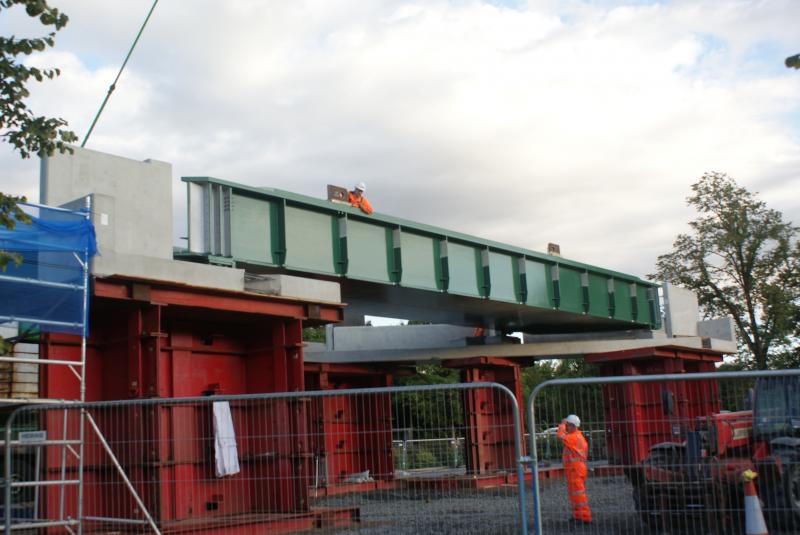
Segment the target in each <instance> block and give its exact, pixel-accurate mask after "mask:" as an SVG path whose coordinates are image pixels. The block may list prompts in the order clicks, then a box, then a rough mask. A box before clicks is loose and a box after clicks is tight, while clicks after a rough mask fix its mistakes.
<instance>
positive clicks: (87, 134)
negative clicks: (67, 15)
mask: <svg viewBox="0 0 800 535" xmlns="http://www.w3.org/2000/svg"><path fill="white" fill-rule="evenodd" d="M156 4H158V0H155V1H154V2H153V6H152V7H151V8H150V12H149V13H147V17H146V18H145V19H144V22H143V23H142V27H141V28H139V33H138V34H136V39H134V40H133V44H132V45H131V48H130V50H128V55H127V56H125V61H123V62H122V67H120V68H119V72H118V73H117V77H116V78H114V81H113V82H112V83H111V85H110V86H109V88H108V93H106V98H104V99H103V103H102V104H101V105H100V109H99V110H97V115H95V116H94V120H93V121H92V126H90V127H89V131H88V132H86V137H84V138H83V143H81V147H84V146H86V142H87V141H88V140H89V136H90V135H92V131H93V130H94V126H95V125H96V124H97V120H98V119H99V118H100V114H101V113H103V110H104V109H105V107H106V104H107V103H108V99H109V98H111V93H113V92H114V90H115V89H116V88H117V82H118V81H119V77H120V76H122V71H123V70H125V65H127V64H128V60H129V59H131V54H133V49H134V48H136V43H138V42H139V38H140V37H141V36H142V32H143V31H144V28H145V26H147V22H148V21H149V20H150V15H152V14H153V10H154V9H155V8H156Z"/></svg>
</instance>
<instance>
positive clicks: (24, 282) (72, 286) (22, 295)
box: [0, 205, 97, 334]
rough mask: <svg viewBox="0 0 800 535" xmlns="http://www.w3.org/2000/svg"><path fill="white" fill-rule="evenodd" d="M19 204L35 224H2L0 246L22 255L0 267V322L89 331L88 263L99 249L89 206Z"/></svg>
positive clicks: (77, 331) (49, 329) (68, 331)
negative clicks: (78, 208) (85, 208)
mask: <svg viewBox="0 0 800 535" xmlns="http://www.w3.org/2000/svg"><path fill="white" fill-rule="evenodd" d="M20 206H21V207H22V208H23V210H24V211H25V212H26V213H27V214H28V215H30V217H31V223H30V224H26V223H22V222H17V223H16V226H15V228H14V229H5V228H2V229H0V250H2V251H6V252H9V253H15V254H17V255H19V257H20V258H21V259H22V263H21V264H20V265H15V264H14V263H13V262H9V264H8V266H7V267H6V270H5V271H4V272H0V323H3V322H8V321H18V322H21V323H25V324H27V325H32V326H35V327H38V328H39V329H40V330H41V331H45V332H67V333H73V334H86V330H85V325H86V318H87V317H88V310H86V309H85V307H84V287H85V284H86V280H85V273H84V268H83V265H84V264H85V263H87V262H88V261H89V258H91V257H92V256H94V255H95V254H97V241H96V239H95V233H94V226H93V225H92V223H91V221H89V219H87V217H86V212H84V211H67V210H62V209H54V208H47V207H43V206H34V205H20ZM86 308H88V304H87V306H86Z"/></svg>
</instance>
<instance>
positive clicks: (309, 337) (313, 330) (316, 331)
mask: <svg viewBox="0 0 800 535" xmlns="http://www.w3.org/2000/svg"><path fill="white" fill-rule="evenodd" d="M303 341H304V342H320V343H325V326H324V325H320V326H318V327H306V328H304V329H303Z"/></svg>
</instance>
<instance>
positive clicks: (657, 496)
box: [527, 370, 800, 535]
mask: <svg viewBox="0 0 800 535" xmlns="http://www.w3.org/2000/svg"><path fill="white" fill-rule="evenodd" d="M527 410H528V417H529V422H530V423H531V426H532V429H530V430H531V431H533V434H532V435H531V439H530V445H529V451H530V452H531V455H532V456H534V455H535V458H534V463H533V465H534V467H535V471H536V472H537V477H534V478H532V481H533V484H532V487H533V491H534V505H533V508H534V511H538V514H537V515H535V517H536V519H537V520H536V522H535V524H534V532H535V533H537V534H539V533H546V534H550V533H604V534H605V533H608V534H615V533H618V534H628V533H658V534H662V533H676V534H677V533H680V534H683V533H702V534H706V533H714V534H723V533H744V526H745V519H746V515H745V489H746V486H745V483H744V482H743V479H742V475H743V473H745V472H746V471H748V470H750V471H753V472H755V473H757V474H758V475H757V477H756V479H755V484H754V488H755V490H756V492H757V494H758V497H759V498H760V503H761V509H762V512H763V516H764V517H765V519H766V523H767V525H768V527H769V532H770V533H771V534H773V535H774V534H776V533H780V534H789V533H798V532H800V370H787V371H781V372H730V373H722V372H720V373H702V374H680V375H659V376H627V377H600V378H584V379H563V380H562V379H559V380H554V381H549V382H546V383H543V384H541V385H539V386H538V387H537V388H536V389H534V391H533V392H532V393H531V396H530V398H529V401H528V407H527ZM571 414H574V415H577V416H579V418H580V421H581V424H580V428H579V430H580V432H581V433H582V435H583V436H584V437H585V439H586V442H587V446H588V447H587V450H588V451H587V459H586V460H585V462H583V461H582V460H581V459H577V461H575V460H573V458H574V457H575V456H576V455H579V456H582V455H583V452H582V451H578V454H576V453H575V452H571V451H570V450H569V448H566V450H567V451H566V455H567V456H568V457H570V458H569V459H566V460H564V462H563V463H562V459H561V455H562V451H564V445H563V444H562V440H561V439H559V436H558V435H559V434H560V433H559V431H558V426H559V425H560V424H561V423H562V421H563V420H564V418H565V417H567V416H568V415H571ZM575 436H576V435H574V436H573V437H572V438H567V439H565V440H566V442H567V445H569V444H574V443H578V446H577V447H576V449H578V450H582V446H581V445H580V440H579V439H577V438H575ZM582 465H583V466H582ZM584 466H585V472H586V476H582V471H583V467H584ZM546 476H551V477H546ZM584 477H585V481H584ZM581 484H584V485H585V493H586V494H585V495H586V496H587V497H588V505H589V511H590V513H591V522H589V523H587V522H584V521H585V520H588V519H589V518H588V514H587V513H586V511H585V509H584V508H583V507H582V504H581V498H579V497H576V496H581V495H582V494H581V492H582V491H581ZM571 500H572V501H571ZM750 501H751V502H752V500H750ZM752 518H754V517H752V516H751V519H752Z"/></svg>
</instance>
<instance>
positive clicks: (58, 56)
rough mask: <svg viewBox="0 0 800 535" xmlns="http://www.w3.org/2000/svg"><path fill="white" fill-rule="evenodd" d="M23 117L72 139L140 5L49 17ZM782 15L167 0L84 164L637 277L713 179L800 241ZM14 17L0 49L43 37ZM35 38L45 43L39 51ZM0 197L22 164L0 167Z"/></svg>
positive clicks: (179, 187)
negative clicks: (345, 194)
mask: <svg viewBox="0 0 800 535" xmlns="http://www.w3.org/2000/svg"><path fill="white" fill-rule="evenodd" d="M51 4H53V5H55V6H57V7H59V8H61V9H62V10H63V11H64V12H66V13H67V14H68V15H69V17H70V22H69V25H68V26H67V27H66V28H65V29H64V30H63V31H62V32H60V33H59V35H58V37H57V41H56V47H55V49H53V50H51V51H48V52H47V53H45V54H40V55H39V56H38V57H36V58H35V59H32V60H31V62H33V63H36V64H38V65H42V66H47V65H49V66H57V67H60V68H61V69H62V72H63V74H62V76H61V77H60V78H59V79H58V80H57V81H55V82H46V83H43V84H40V85H38V86H36V87H34V88H33V89H34V91H33V95H32V97H31V99H30V105H31V107H32V108H33V110H34V111H35V112H37V113H40V114H50V115H55V116H60V117H63V118H64V119H66V120H68V121H69V123H70V126H71V127H72V128H73V129H74V130H75V132H76V133H78V134H79V135H80V136H81V137H83V135H84V134H85V132H86V130H87V128H88V126H89V124H90V122H91V119H92V117H93V116H94V114H95V112H96V110H97V108H98V107H99V105H100V103H101V101H102V99H103V97H104V95H105V93H106V90H107V88H108V85H109V84H110V83H111V81H112V80H113V78H114V76H115V75H116V72H117V70H118V69H119V66H120V64H121V62H122V60H123V58H124V56H125V53H126V52H127V50H128V47H129V46H130V44H131V42H132V40H133V37H134V36H135V34H136V32H137V31H138V29H139V26H140V24H141V22H142V21H143V20H144V17H145V15H146V13H147V11H148V9H149V8H150V5H151V4H152V2H151V0H126V1H125V2H117V1H114V2H109V1H107V0H97V1H90V0H74V1H67V0H51ZM797 7H798V6H797V3H796V2H795V1H793V0H783V1H781V0H774V1H771V0H762V1H726V2H722V1H714V2H704V1H696V0H687V1H662V2H647V1H627V2H624V1H619V2H617V1H610V0H608V1H603V0H595V1H561V2H559V1H545V0H541V1H530V2H525V1H505V2H503V1H484V2H481V1H477V0H462V1H449V2H448V1H443V0H424V1H417V2H399V1H384V0H319V1H298V0H293V1H278V0H275V1H267V0H247V1H245V0H241V1H236V0H230V1H225V2H220V1H218V0H217V1H204V0H203V1H201V0H162V1H161V2H160V3H159V5H158V7H157V8H156V10H155V13H154V15H153V18H152V20H151V21H150V24H149V26H148V27H147V29H146V30H145V33H144V35H143V37H142V40H141V42H140V44H139V47H138V48H137V50H136V51H135V53H134V55H133V57H132V59H131V61H130V62H129V64H128V67H127V69H126V71H125V73H124V74H123V76H122V79H121V80H120V83H119V84H118V87H117V90H116V92H115V93H114V95H113V97H112V98H111V101H110V103H109V105H108V107H107V109H106V111H105V113H104V115H103V117H102V118H101V119H100V122H99V124H98V126H97V128H96V130H95V132H94V134H93V135H92V138H91V139H90V140H89V143H88V144H87V147H89V148H93V149H96V150H101V151H106V152H110V153H114V154H118V155H121V156H126V157H129V158H134V159H146V158H154V159H158V160H163V161H167V162H171V163H172V164H173V166H174V167H173V174H174V177H173V184H174V187H173V198H174V206H175V229H174V235H175V237H176V241H177V237H178V236H182V235H185V202H184V197H185V192H184V189H183V188H184V186H183V184H182V183H181V182H180V177H181V176H187V175H210V176H215V177H218V178H224V179H228V180H232V181H236V182H242V183H246V184H250V185H254V186H271V187H277V188H282V189H287V190H291V191H296V192H299V193H305V194H308V195H314V196H319V197H321V196H323V195H324V189H325V185H326V184H328V183H334V184H341V185H347V186H350V185H352V184H353V183H355V182H358V181H361V180H364V181H365V182H366V183H367V185H368V191H367V196H368V198H369V199H370V201H371V202H372V204H373V206H374V207H375V208H376V209H377V211H379V212H385V213H388V214H392V215H395V216H400V217H404V218H408V219H413V220H417V221H421V222H425V223H428V224H433V225H438V226H442V227H446V228H449V229H453V230H459V231H462V232H466V233H470V234H475V235H478V236H482V237H486V238H490V239H494V240H498V241H501V242H507V243H510V244H514V245H519V246H523V247H528V248H531V249H534V250H544V249H545V248H546V244H547V242H551V241H552V242H557V243H559V244H560V245H561V249H562V253H563V254H564V256H567V257H569V258H573V259H576V260H581V261H585V262H589V263H592V264H597V265H600V266H604V267H609V268H613V269H618V270H621V271H626V272H630V273H635V274H637V275H645V274H647V273H649V272H651V271H652V270H653V265H654V262H655V258H656V256H657V255H658V254H659V253H663V252H667V251H668V250H669V248H670V246H671V244H672V240H673V238H674V236H675V235H676V234H677V233H678V232H681V231H682V230H684V229H685V223H686V221H687V220H688V219H689V218H690V217H691V215H692V214H691V212H690V211H689V209H688V208H687V207H686V205H685V198H686V196H687V194H688V192H689V185H690V184H692V183H693V182H695V181H696V180H697V179H698V178H699V177H700V176H701V175H702V174H703V172H704V171H710V170H718V171H724V172H727V173H729V174H731V175H732V176H734V177H736V179H737V180H738V181H739V182H740V183H741V184H743V185H745V186H746V187H748V188H750V189H751V190H754V191H758V192H760V194H761V196H762V198H763V199H765V200H766V201H767V202H768V203H769V204H770V205H771V206H772V207H774V208H777V209H779V210H781V211H782V212H783V213H784V215H785V216H786V217H787V219H790V220H793V221H795V222H796V223H800V194H798V192H799V191H800V71H797V70H789V69H786V68H785V67H784V65H783V60H784V58H786V57H787V56H789V55H792V54H795V53H798V52H800V37H798V35H799V34H798V31H797V16H796V15H797ZM17 11H19V10H18V9H13V10H11V11H8V12H7V11H4V12H3V13H0V31H2V34H8V33H10V32H13V33H16V34H17V35H25V34H26V33H30V32H31V31H32V30H37V28H36V27H35V26H33V25H30V24H29V23H28V22H27V21H26V20H25V19H27V17H26V16H25V15H24V13H22V12H21V11H19V12H17ZM37 31H38V30H37ZM0 169H2V172H0V190H2V191H4V192H9V193H16V194H25V195H27V196H29V197H30V198H31V199H34V200H38V163H37V162H35V161H27V162H23V161H20V160H19V158H18V157H17V156H16V155H15V154H14V153H12V151H11V150H10V149H9V148H8V147H7V146H6V145H2V146H0Z"/></svg>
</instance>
